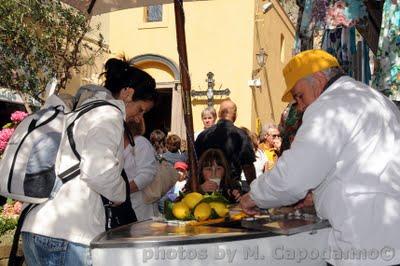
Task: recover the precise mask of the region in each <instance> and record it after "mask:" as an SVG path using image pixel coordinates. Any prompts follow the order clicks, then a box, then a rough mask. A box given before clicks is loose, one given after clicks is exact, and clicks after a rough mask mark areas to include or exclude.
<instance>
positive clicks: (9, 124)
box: [3, 122, 14, 128]
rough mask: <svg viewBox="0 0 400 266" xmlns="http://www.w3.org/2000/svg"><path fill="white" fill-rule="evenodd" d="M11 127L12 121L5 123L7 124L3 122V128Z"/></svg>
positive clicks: (12, 125)
mask: <svg viewBox="0 0 400 266" xmlns="http://www.w3.org/2000/svg"><path fill="white" fill-rule="evenodd" d="M12 127H14V123H12V122H10V123H7V124H5V125H4V126H3V128H12Z"/></svg>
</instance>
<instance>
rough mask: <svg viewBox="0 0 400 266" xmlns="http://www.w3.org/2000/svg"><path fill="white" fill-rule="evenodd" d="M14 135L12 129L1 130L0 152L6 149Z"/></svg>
mask: <svg viewBox="0 0 400 266" xmlns="http://www.w3.org/2000/svg"><path fill="white" fill-rule="evenodd" d="M13 133H14V128H3V129H2V130H1V131H0V152H1V153H2V152H4V150H5V149H6V147H7V144H8V141H9V140H10V138H11V135H12V134H13Z"/></svg>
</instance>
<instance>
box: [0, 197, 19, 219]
mask: <svg viewBox="0 0 400 266" xmlns="http://www.w3.org/2000/svg"><path fill="white" fill-rule="evenodd" d="M21 210H22V203H21V202H19V201H15V202H12V203H6V204H4V206H3V212H2V214H1V215H2V216H3V217H6V218H17V217H18V216H19V215H20V214H21Z"/></svg>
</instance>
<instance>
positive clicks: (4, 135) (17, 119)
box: [0, 111, 28, 158]
mask: <svg viewBox="0 0 400 266" xmlns="http://www.w3.org/2000/svg"><path fill="white" fill-rule="evenodd" d="M27 116H28V113H26V112H23V111H15V112H14V113H12V114H11V117H10V120H11V121H12V122H11V123H8V124H6V125H4V126H3V129H2V130H0V158H1V155H2V154H3V152H4V150H5V149H6V147H7V144H8V141H9V140H10V138H11V135H12V134H13V133H14V128H15V127H16V126H17V125H18V124H19V123H21V121H22V120H24V118H25V117H27Z"/></svg>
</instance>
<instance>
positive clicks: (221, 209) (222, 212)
mask: <svg viewBox="0 0 400 266" xmlns="http://www.w3.org/2000/svg"><path fill="white" fill-rule="evenodd" d="M209 204H210V207H211V208H212V209H214V211H215V212H216V213H217V214H218V216H219V217H225V216H226V215H227V214H228V213H229V209H228V208H227V207H226V205H225V204H224V203H222V202H210V203H209Z"/></svg>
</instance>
